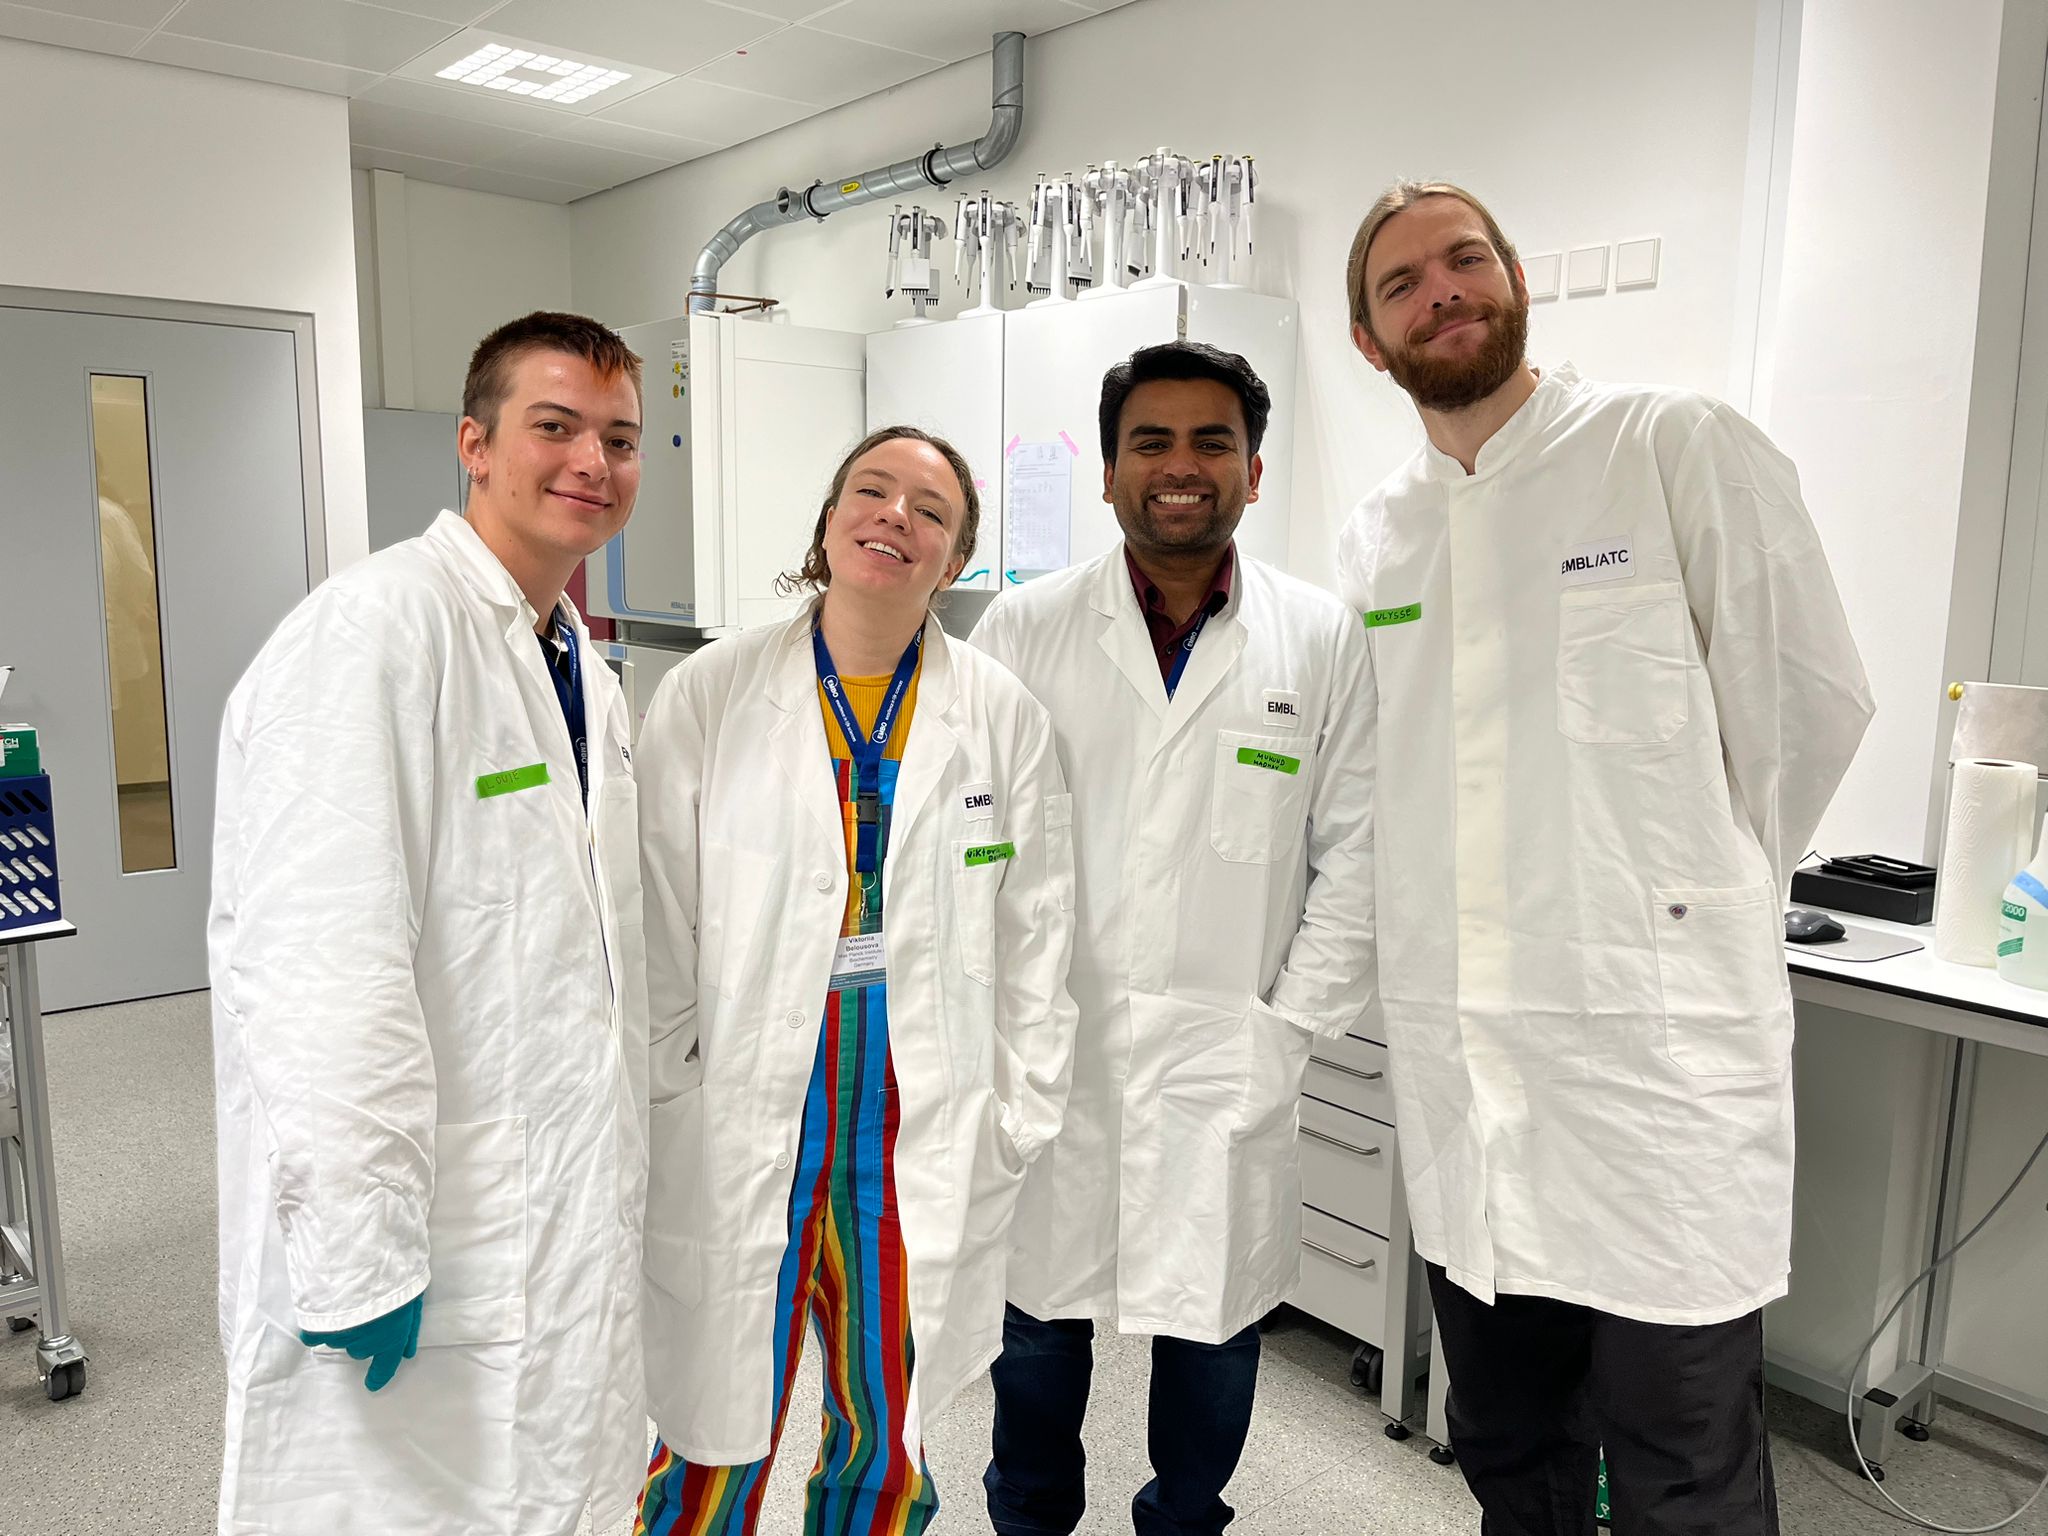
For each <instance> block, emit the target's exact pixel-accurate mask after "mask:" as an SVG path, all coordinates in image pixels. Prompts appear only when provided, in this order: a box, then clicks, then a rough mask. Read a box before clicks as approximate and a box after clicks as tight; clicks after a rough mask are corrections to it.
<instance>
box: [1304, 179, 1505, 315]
mask: <svg viewBox="0 0 2048 1536" xmlns="http://www.w3.org/2000/svg"><path fill="white" fill-rule="evenodd" d="M1425 197H1455V198H1456V199H1457V200H1458V201H1459V202H1461V203H1463V204H1464V205H1465V206H1466V207H1467V208H1470V209H1471V210H1472V211H1473V212H1474V213H1476V214H1478V215H1479V222H1480V223H1482V224H1484V225H1485V226H1486V238H1487V240H1488V241H1490V242H1491V243H1492V245H1493V253H1494V254H1495V255H1496V256H1498V257H1500V262H1501V265H1502V266H1504V267H1506V268H1507V269H1508V277H1509V280H1510V281H1515V282H1517V286H1519V282H1518V280H1516V279H1515V263H1516V262H1517V261H1519V260H1520V259H1521V258H1520V257H1518V256H1516V254H1515V243H1514V242H1513V241H1512V240H1510V239H1508V237H1507V236H1506V235H1505V234H1504V233H1502V232H1501V227H1500V221H1499V220H1498V219H1496V218H1495V217H1494V216H1493V212H1492V210H1491V209H1489V208H1488V207H1487V206H1486V204H1484V203H1482V202H1481V201H1479V199H1478V198H1476V197H1474V196H1473V195H1472V194H1471V193H1470V192H1467V191H1466V190H1465V189H1464V188H1463V187H1459V186H1453V185H1452V184H1451V183H1450V182H1448V181H1397V182H1395V183H1394V184H1393V185H1392V186H1391V187H1389V188H1387V190H1386V191H1384V192H1382V193H1381V194H1380V195H1379V197H1378V199H1377V200H1376V201H1375V202H1374V203H1373V205H1372V207H1370V208H1368V209H1367V210H1366V212H1365V217H1364V218H1363V219H1362V220H1360V221H1359V225H1358V233H1357V234H1355V235H1353V236H1352V237H1351V255H1350V258H1349V259H1348V260H1347V261H1346V262H1345V263H1344V291H1345V292H1346V293H1347V294H1349V295H1350V298H1351V323H1352V324H1353V325H1359V326H1363V327H1365V333H1366V335H1368V336H1372V335H1374V331H1373V328H1372V320H1371V319H1370V317H1369V315H1368V313H1367V309H1366V301H1367V299H1368V297H1369V295H1368V294H1367V293H1366V290H1365V259H1366V257H1368V256H1370V255H1371V254H1372V243H1373V241H1374V240H1376V239H1378V238H1379V233H1380V230H1381V229H1382V228H1383V227H1384V226H1385V224H1386V222H1387V220H1389V219H1391V218H1392V217H1393V216H1394V215H1395V214H1397V213H1405V212H1406V211H1407V210H1408V209H1410V208H1413V207H1414V206H1415V205H1416V204H1417V203H1419V202H1421V201H1422V200H1423V199H1424V198H1425Z"/></svg>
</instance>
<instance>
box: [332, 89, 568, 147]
mask: <svg viewBox="0 0 2048 1536" xmlns="http://www.w3.org/2000/svg"><path fill="white" fill-rule="evenodd" d="M348 138H349V142H350V143H351V144H364V145H368V146H369V147H370V148H372V149H389V150H396V151H397V152H398V153H400V154H405V155H426V156H428V157H430V158H432V159H435V160H459V161H463V162H473V161H483V160H488V159H490V158H491V157H492V156H493V155H497V154H501V153H503V152H505V151H506V150H509V149H512V148H514V147H516V146H518V145H521V144H528V143H532V142H533V141H534V135H532V134H530V133H520V132H515V131H512V130H508V129H504V128H491V127H487V126H485V125H484V124H482V123H471V122H465V121H464V120H463V119H461V118H459V117H439V116H436V115H435V114H434V113H431V112H415V111H413V110H412V109H411V108H410V107H387V106H385V105H384V104H383V103H382V102H376V101H370V100H367V99H365V98H362V97H358V98H357V99H356V100H354V101H351V102H350V103H349V104H348Z"/></svg>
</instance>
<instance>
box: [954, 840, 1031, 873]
mask: <svg viewBox="0 0 2048 1536" xmlns="http://www.w3.org/2000/svg"><path fill="white" fill-rule="evenodd" d="M1015 857H1017V845H1016V844H1015V843H983V844H981V845H980V846H979V847H975V848H970V849H968V850H967V852H966V853H965V854H964V855H962V858H963V861H964V862H965V863H966V865H967V867H968V868H969V869H975V868H978V867H979V866H981V865H983V864H1000V863H1002V861H1003V860H1004V859H1014V858H1015Z"/></svg>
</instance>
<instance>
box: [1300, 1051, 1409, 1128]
mask: <svg viewBox="0 0 2048 1536" xmlns="http://www.w3.org/2000/svg"><path fill="white" fill-rule="evenodd" d="M1310 1050H1311V1052H1312V1053H1313V1054H1312V1055H1310V1057H1309V1060H1308V1069H1307V1071H1306V1072H1304V1073H1303V1074H1302V1079H1301V1091H1302V1092H1303V1093H1306V1094H1308V1095H1309V1096H1310V1097H1311V1098H1317V1099H1321V1100H1322V1101H1323V1102H1324V1103H1325V1104H1335V1105H1337V1106H1338V1107H1339V1108H1341V1109H1348V1110H1350V1111H1351V1112H1352V1113H1353V1114H1354V1115H1369V1116H1371V1117H1372V1118H1373V1119H1375V1120H1381V1121H1384V1122H1386V1123H1387V1124H1388V1125H1392V1124H1393V1123H1394V1090H1393V1087H1392V1084H1391V1082H1390V1080H1389V1078H1388V1073H1387V1048H1386V1047H1385V1046H1384V1045H1375V1044H1373V1043H1372V1042H1371V1041H1370V1040H1361V1039H1359V1038H1358V1037H1357V1036H1356V1035H1345V1036H1343V1037H1342V1038H1341V1039H1336V1040H1332V1039H1328V1038H1327V1037H1324V1036H1321V1035H1318V1036H1317V1037H1316V1041H1315V1044H1314V1045H1312V1046H1311V1047H1310Z"/></svg>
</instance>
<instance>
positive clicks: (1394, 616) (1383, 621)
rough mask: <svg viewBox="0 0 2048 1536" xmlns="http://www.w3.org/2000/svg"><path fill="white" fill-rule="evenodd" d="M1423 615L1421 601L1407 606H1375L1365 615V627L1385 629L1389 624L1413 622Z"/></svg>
mask: <svg viewBox="0 0 2048 1536" xmlns="http://www.w3.org/2000/svg"><path fill="white" fill-rule="evenodd" d="M1421 617H1422V604H1420V603H1410V604H1408V605H1407V606H1406V607H1405V608H1374V609H1373V610H1371V611H1370V612H1369V613H1367V614H1366V616H1365V627H1366V628H1367V629H1384V628H1386V626H1387V625H1389V624H1413V623H1414V622H1415V621H1416V620H1417V619H1419V618H1421Z"/></svg>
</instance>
